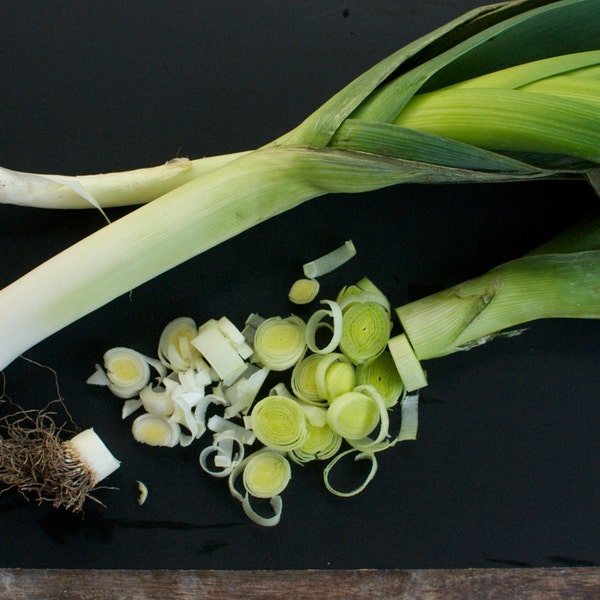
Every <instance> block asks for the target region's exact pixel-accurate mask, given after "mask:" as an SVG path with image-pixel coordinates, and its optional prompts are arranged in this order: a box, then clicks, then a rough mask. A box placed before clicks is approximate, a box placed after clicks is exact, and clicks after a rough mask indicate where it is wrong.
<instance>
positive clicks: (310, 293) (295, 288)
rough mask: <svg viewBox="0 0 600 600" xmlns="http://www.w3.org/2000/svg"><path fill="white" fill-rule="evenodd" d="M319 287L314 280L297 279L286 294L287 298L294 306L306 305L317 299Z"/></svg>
mask: <svg viewBox="0 0 600 600" xmlns="http://www.w3.org/2000/svg"><path fill="white" fill-rule="evenodd" d="M320 287H321V286H320V284H319V282H318V281H317V280H316V279H297V280H296V281H294V283H293V284H292V287H291V288H290V291H289V292H288V298H289V300H290V302H293V303H294V304H308V303H309V302H312V301H313V300H314V299H315V298H316V297H317V295H318V293H319V289H320Z"/></svg>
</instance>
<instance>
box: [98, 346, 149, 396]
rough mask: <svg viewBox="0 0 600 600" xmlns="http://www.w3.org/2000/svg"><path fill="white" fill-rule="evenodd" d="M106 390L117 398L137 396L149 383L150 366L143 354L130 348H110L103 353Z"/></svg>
mask: <svg viewBox="0 0 600 600" xmlns="http://www.w3.org/2000/svg"><path fill="white" fill-rule="evenodd" d="M104 368H105V369H106V375H107V377H108V379H109V381H110V383H109V384H108V388H109V389H110V391H111V392H112V393H113V394H114V395H115V396H117V397H119V398H123V399H127V398H133V397H134V396H137V395H138V394H139V392H140V390H141V389H142V388H143V387H144V386H146V385H147V384H148V382H149V381H150V365H149V364H148V360H147V359H146V357H145V356H144V355H143V354H140V353H139V352H137V351H136V350H132V349H131V348H123V347H117V348H111V349H110V350H107V351H106V352H105V353H104Z"/></svg>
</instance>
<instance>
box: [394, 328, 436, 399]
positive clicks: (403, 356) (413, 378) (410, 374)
mask: <svg viewBox="0 0 600 600" xmlns="http://www.w3.org/2000/svg"><path fill="white" fill-rule="evenodd" d="M388 348H389V350H390V353H391V355H392V358H393V359H394V363H395V365H396V368H397V369H398V373H399V374H400V379H402V383H403V384H404V387H405V389H406V391H407V392H414V391H416V390H418V389H421V388H423V387H426V386H427V376H426V374H425V371H424V370H423V367H422V366H421V363H420V361H419V359H418V358H417V355H416V354H415V352H414V350H413V349H412V346H411V345H410V342H409V340H408V338H407V337H406V335H405V334H404V333H401V334H400V335H397V336H394V337H392V338H390V340H389V342H388Z"/></svg>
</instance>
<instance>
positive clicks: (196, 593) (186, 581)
mask: <svg viewBox="0 0 600 600" xmlns="http://www.w3.org/2000/svg"><path fill="white" fill-rule="evenodd" d="M41 598H44V599H45V600H47V599H50V598H60V599H64V600H88V599H90V600H91V599H94V600H108V599H112V598H119V600H146V599H154V598H157V599H158V598H161V599H163V598H169V600H182V599H183V600H184V599H191V598H194V599H203V598H211V599H214V598H227V599H228V600H237V599H244V600H252V599H254V598H263V599H273V600H275V599H280V598H282V599H283V598H285V599H287V600H295V599H303V598H311V599H315V598H327V599H328V600H337V599H338V598H339V599H340V600H341V599H342V598H343V599H348V598H353V599H354V598H358V599H382V600H383V599H388V598H406V599H419V600H430V599H434V598H435V599H437V598H443V599H444V600H459V599H460V600H465V599H470V598H485V599H486V600H494V599H498V600H500V599H502V600H505V599H506V598H518V599H519V600H556V599H563V598H568V599H569V600H588V599H589V600H592V599H594V600H597V599H598V598H600V568H596V567H594V568H587V567H584V568H564V569H560V568H556V569H555V568H551V569H451V570H447V569H439V570H433V569H432V570H429V569H425V570H414V571H411V570H356V571H134V570H131V571H126V570H123V571H119V570H117V571H114V570H66V569H65V570H44V569H40V570H36V569H33V570H30V569H0V600H9V599H10V600H37V599H41Z"/></svg>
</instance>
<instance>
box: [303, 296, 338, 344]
mask: <svg viewBox="0 0 600 600" xmlns="http://www.w3.org/2000/svg"><path fill="white" fill-rule="evenodd" d="M321 303H322V304H328V305H329V308H330V310H327V309H324V308H323V309H320V310H317V311H315V312H314V313H313V314H312V315H311V317H310V318H309V319H308V321H307V323H306V343H307V345H308V347H309V348H310V350H311V351H312V352H315V353H317V354H329V353H330V352H333V351H334V350H335V349H336V348H337V346H338V344H339V343H340V339H341V337H342V309H341V308H340V306H339V304H338V303H337V302H334V301H333V300H321ZM325 319H331V321H332V322H331V323H329V322H328V321H326V320H325ZM323 327H326V328H327V329H329V330H330V331H331V337H330V339H329V342H328V343H327V344H326V345H325V346H324V347H320V346H319V344H318V343H317V333H318V331H319V330H320V329H322V328H323Z"/></svg>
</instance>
